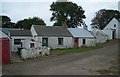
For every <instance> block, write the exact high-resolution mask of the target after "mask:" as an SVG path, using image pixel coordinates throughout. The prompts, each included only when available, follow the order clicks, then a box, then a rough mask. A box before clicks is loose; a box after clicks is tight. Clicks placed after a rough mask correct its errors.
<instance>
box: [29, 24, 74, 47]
mask: <svg viewBox="0 0 120 77" xmlns="http://www.w3.org/2000/svg"><path fill="white" fill-rule="evenodd" d="M31 33H32V35H33V39H34V40H35V41H36V42H37V46H40V47H41V46H46V47H50V48H53V49H55V48H72V47H73V43H72V41H73V37H72V35H71V33H70V32H69V31H68V30H67V28H64V27H57V26H56V27H51V26H41V25H32V27H31Z"/></svg>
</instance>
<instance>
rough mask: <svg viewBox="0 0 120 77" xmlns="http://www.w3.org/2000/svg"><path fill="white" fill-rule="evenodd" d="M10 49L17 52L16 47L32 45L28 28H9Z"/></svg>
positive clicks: (29, 46)
mask: <svg viewBox="0 0 120 77" xmlns="http://www.w3.org/2000/svg"><path fill="white" fill-rule="evenodd" d="M9 35H10V37H11V51H12V52H17V51H18V48H31V47H34V43H33V42H32V35H31V32H30V31H29V30H10V34H9Z"/></svg>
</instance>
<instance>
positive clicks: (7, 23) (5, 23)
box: [0, 15, 15, 28]
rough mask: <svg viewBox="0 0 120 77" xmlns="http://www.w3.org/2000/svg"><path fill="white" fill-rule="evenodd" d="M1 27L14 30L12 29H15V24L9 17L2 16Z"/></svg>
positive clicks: (0, 18)
mask: <svg viewBox="0 0 120 77" xmlns="http://www.w3.org/2000/svg"><path fill="white" fill-rule="evenodd" d="M0 21H1V23H0V26H1V27H3V28H6V27H7V28H12V27H15V23H13V22H11V19H10V17H8V16H2V15H1V16H0Z"/></svg>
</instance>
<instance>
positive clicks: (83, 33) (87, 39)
mask: <svg viewBox="0 0 120 77" xmlns="http://www.w3.org/2000/svg"><path fill="white" fill-rule="evenodd" d="M68 30H69V31H70V33H71V34H72V36H73V38H74V40H73V44H74V48H77V47H81V46H95V45H96V43H95V37H94V36H93V35H92V34H91V33H90V32H89V31H88V30H86V29H83V28H68Z"/></svg>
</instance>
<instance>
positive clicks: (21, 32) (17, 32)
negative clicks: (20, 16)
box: [10, 30, 32, 36]
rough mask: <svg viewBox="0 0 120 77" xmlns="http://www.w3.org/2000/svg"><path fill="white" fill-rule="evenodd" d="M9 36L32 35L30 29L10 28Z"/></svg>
mask: <svg viewBox="0 0 120 77" xmlns="http://www.w3.org/2000/svg"><path fill="white" fill-rule="evenodd" d="M10 36H32V35H31V32H30V30H10Z"/></svg>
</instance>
